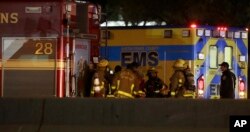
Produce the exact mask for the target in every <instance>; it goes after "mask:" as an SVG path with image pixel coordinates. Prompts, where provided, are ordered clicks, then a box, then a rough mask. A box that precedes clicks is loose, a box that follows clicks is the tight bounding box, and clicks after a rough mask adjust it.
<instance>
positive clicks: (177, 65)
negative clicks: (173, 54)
mask: <svg viewBox="0 0 250 132" xmlns="http://www.w3.org/2000/svg"><path fill="white" fill-rule="evenodd" d="M173 67H174V68H187V64H186V62H185V61H184V60H183V59H178V60H176V61H175V62H174V65H173Z"/></svg>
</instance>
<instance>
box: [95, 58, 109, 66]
mask: <svg viewBox="0 0 250 132" xmlns="http://www.w3.org/2000/svg"><path fill="white" fill-rule="evenodd" d="M108 64H109V62H108V60H106V59H102V60H101V61H100V62H99V63H98V64H97V66H98V67H106V66H107V65H108Z"/></svg>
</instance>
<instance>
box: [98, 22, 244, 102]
mask: <svg viewBox="0 0 250 132" xmlns="http://www.w3.org/2000/svg"><path fill="white" fill-rule="evenodd" d="M101 36H102V37H101V38H102V41H101V42H102V43H101V55H102V56H105V57H106V58H107V59H108V60H109V61H110V66H111V67H112V68H113V67H115V66H116V65H121V66H123V67H125V66H126V65H127V64H129V63H131V62H133V61H136V62H138V63H139V64H140V65H141V71H142V72H143V73H144V75H146V72H147V69H149V68H150V67H155V68H156V69H157V70H158V76H159V77H160V78H161V79H162V80H164V82H165V83H166V84H167V85H169V83H170V80H169V79H170V77H171V76H172V74H173V72H174V69H173V64H174V62H175V61H176V60H177V59H183V60H185V62H186V63H187V64H188V65H189V67H190V68H191V71H192V73H193V74H194V77H195V80H194V81H195V84H196V95H197V96H196V97H197V98H205V99H209V98H219V88H220V78H221V74H222V73H221V71H220V66H219V64H221V63H222V62H224V61H225V62H228V63H229V65H230V66H229V69H230V70H231V71H232V72H233V73H234V74H235V75H236V76H237V77H236V78H237V81H236V88H235V98H237V99H241V98H242V99H245V98H247V91H248V89H247V84H248V83H247V71H248V31H247V29H245V28H228V27H214V26H197V25H195V24H193V25H190V27H173V26H171V27H167V26H161V27H155V26H153V27H152V26H151V27H108V28H107V27H106V28H105V29H103V30H102V34H101Z"/></svg>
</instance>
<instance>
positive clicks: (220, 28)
mask: <svg viewBox="0 0 250 132" xmlns="http://www.w3.org/2000/svg"><path fill="white" fill-rule="evenodd" d="M217 30H219V31H227V27H217Z"/></svg>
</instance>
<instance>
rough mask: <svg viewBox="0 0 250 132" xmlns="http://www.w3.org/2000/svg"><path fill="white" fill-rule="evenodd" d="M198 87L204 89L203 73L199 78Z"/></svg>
mask: <svg viewBox="0 0 250 132" xmlns="http://www.w3.org/2000/svg"><path fill="white" fill-rule="evenodd" d="M198 89H199V90H204V76H203V75H202V76H201V77H200V78H199V79H198Z"/></svg>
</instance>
